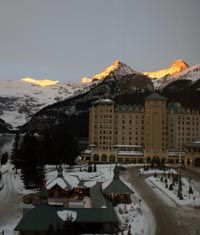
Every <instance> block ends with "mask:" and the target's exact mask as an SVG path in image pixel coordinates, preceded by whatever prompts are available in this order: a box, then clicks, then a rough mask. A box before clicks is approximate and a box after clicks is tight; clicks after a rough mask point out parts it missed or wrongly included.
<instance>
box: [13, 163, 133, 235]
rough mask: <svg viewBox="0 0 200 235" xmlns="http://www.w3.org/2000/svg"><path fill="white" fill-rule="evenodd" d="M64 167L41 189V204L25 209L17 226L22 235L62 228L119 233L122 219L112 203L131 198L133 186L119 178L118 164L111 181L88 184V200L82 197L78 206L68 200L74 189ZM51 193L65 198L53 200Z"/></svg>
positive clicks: (122, 201) (16, 229)
mask: <svg viewBox="0 0 200 235" xmlns="http://www.w3.org/2000/svg"><path fill="white" fill-rule="evenodd" d="M62 171H63V170H62V168H61V167H59V169H58V175H57V177H56V178H55V179H54V180H52V181H49V182H47V184H46V187H44V188H43V189H42V190H41V192H40V204H39V205H37V206H36V207H35V208H33V209H30V210H29V211H28V212H27V213H25V214H24V216H23V218H22V219H21V220H20V222H19V223H18V224H17V226H16V227H15V229H14V230H15V231H18V232H20V234H23V235H33V234H36V233H37V234H38V235H45V234H49V233H51V234H52V235H54V234H56V233H58V232H59V231H61V232H64V233H69V232H67V231H68V230H69V229H70V231H71V232H70V233H71V234H81V233H82V234H83V233H86V234H95V233H98V234H105V233H112V234H113V233H117V232H118V229H119V219H118V216H117V213H116V211H115V209H114V207H113V205H116V204H118V203H129V202H131V201H130V200H131V194H133V191H132V189H131V188H130V187H129V186H128V185H127V184H126V183H124V182H123V181H122V180H121V179H120V177H119V168H118V166H115V168H114V177H113V179H112V181H109V182H107V183H103V184H102V183H100V182H96V183H95V184H94V185H93V186H92V187H90V188H89V195H90V197H88V201H89V203H86V201H84V200H83V204H82V205H79V206H77V205H78V204H73V203H72V204H70V202H71V201H70V200H72V199H71V197H70V199H69V201H68V203H66V201H65V200H66V195H68V196H69V194H71V195H73V193H74V191H73V190H74V189H73V186H72V184H70V183H69V181H66V179H64V177H63V174H62ZM76 187H77V188H78V184H77V186H76ZM81 187H83V186H81ZM55 192H56V193H55ZM51 195H53V197H55V196H56V197H57V198H56V200H58V199H60V200H63V201H64V203H63V205H62V207H61V206H60V207H57V206H55V204H53V203H52V200H50V199H52V198H51V197H50V196H51ZM58 196H60V197H59V198H58ZM86 204H87V206H86Z"/></svg>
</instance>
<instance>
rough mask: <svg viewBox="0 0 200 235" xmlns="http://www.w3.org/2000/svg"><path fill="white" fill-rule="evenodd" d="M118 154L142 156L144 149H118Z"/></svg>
mask: <svg viewBox="0 0 200 235" xmlns="http://www.w3.org/2000/svg"><path fill="white" fill-rule="evenodd" d="M118 155H133V156H135V155H137V156H142V155H143V152H142V151H118Z"/></svg>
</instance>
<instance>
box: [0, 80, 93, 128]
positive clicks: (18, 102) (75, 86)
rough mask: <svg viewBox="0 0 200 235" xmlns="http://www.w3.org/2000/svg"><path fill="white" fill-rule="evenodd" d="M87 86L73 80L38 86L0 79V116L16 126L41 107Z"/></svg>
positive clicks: (77, 92) (22, 123) (79, 91)
mask: <svg viewBox="0 0 200 235" xmlns="http://www.w3.org/2000/svg"><path fill="white" fill-rule="evenodd" d="M88 87H89V85H86V84H82V83H73V82H65V83H57V84H54V85H51V86H39V85H36V84H33V83H29V82H26V81H23V80H7V81H0V97H1V99H2V101H0V104H1V112H0V118H1V119H3V120H4V121H6V122H7V123H9V124H11V125H12V126H13V127H14V128H16V127H18V126H21V125H24V124H25V123H26V122H27V121H28V120H29V119H30V118H31V116H32V115H33V114H34V113H36V112H38V111H39V110H40V109H42V108H43V107H45V106H47V105H50V104H53V103H55V102H58V101H62V100H64V99H66V98H68V97H70V96H73V95H75V94H79V93H82V92H85V91H87V90H88Z"/></svg>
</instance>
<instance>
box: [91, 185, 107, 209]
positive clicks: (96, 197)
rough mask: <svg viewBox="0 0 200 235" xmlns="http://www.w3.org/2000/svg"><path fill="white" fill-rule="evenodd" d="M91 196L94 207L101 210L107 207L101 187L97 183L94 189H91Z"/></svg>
mask: <svg viewBox="0 0 200 235" xmlns="http://www.w3.org/2000/svg"><path fill="white" fill-rule="evenodd" d="M90 195H91V199H92V207H94V208H101V207H106V206H107V205H106V200H105V198H104V196H103V194H102V191H101V189H100V185H99V183H98V182H97V183H96V184H95V185H94V186H93V187H91V188H90Z"/></svg>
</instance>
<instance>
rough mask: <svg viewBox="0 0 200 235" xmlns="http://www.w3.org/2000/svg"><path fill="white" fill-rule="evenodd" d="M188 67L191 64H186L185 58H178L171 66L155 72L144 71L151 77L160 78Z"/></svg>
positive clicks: (172, 74)
mask: <svg viewBox="0 0 200 235" xmlns="http://www.w3.org/2000/svg"><path fill="white" fill-rule="evenodd" d="M188 68H189V65H188V64H186V63H185V62H184V61H183V60H176V61H175V62H174V63H173V64H172V65H171V66H170V67H169V68H166V69H162V70H159V71H155V72H144V75H147V76H148V77H150V78H155V79H160V78H163V77H165V76H170V77H171V76H174V75H176V74H179V73H180V72H182V71H184V70H186V69H188Z"/></svg>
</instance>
